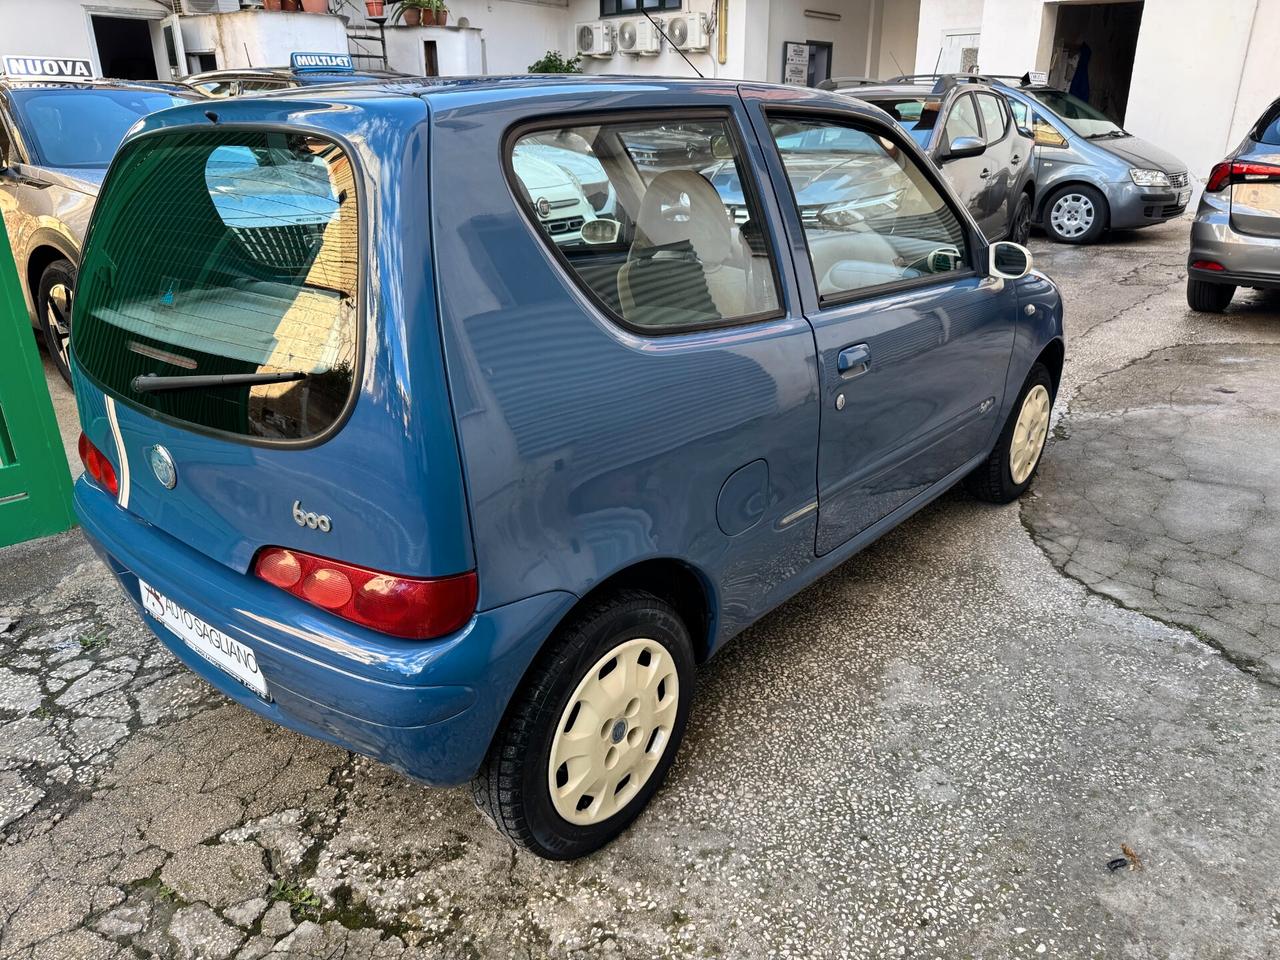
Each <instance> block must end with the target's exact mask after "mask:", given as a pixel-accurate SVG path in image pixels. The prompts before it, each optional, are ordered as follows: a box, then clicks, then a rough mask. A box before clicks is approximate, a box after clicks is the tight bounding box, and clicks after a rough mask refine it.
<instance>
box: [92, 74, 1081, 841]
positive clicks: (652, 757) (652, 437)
mask: <svg viewBox="0 0 1280 960" xmlns="http://www.w3.org/2000/svg"><path fill="white" fill-rule="evenodd" d="M824 131H839V132H840V133H839V135H838V136H837V135H834V134H833V135H830V136H827V135H824ZM659 136H661V137H662V138H664V139H669V138H673V137H678V136H684V137H686V138H688V140H689V141H690V143H691V144H692V145H693V148H692V149H691V152H690V153H689V155H688V157H687V159H686V160H685V165H684V166H679V165H677V164H676V163H675V161H674V156H673V157H672V158H671V160H670V165H668V166H666V167H665V168H664V169H662V170H660V171H655V170H653V169H652V168H651V167H649V166H648V165H647V164H645V163H644V162H642V161H639V160H637V159H635V158H634V157H632V156H631V154H630V153H629V151H628V148H627V144H628V143H632V144H634V143H641V142H651V141H652V140H653V139H656V138H658V137H659ZM757 137H758V138H759V139H757ZM526 141H528V142H531V143H534V142H537V143H546V142H560V143H564V142H571V143H577V142H579V141H580V142H581V143H582V144H585V145H586V147H587V149H588V150H589V151H590V153H591V154H592V155H593V156H594V157H595V158H597V160H598V162H599V163H600V165H601V168H602V169H603V170H604V171H606V173H607V175H608V178H609V180H610V186H611V188H612V189H613V194H614V196H615V197H616V214H617V215H616V217H615V218H606V217H597V219H596V220H594V221H591V222H590V223H589V224H587V227H588V228H589V229H587V228H584V230H583V231H582V232H581V237H580V238H579V239H577V241H576V242H573V243H565V244H560V243H557V242H556V237H555V236H554V235H550V234H549V233H548V231H547V230H546V229H545V227H544V225H543V220H542V218H541V216H540V213H539V210H538V203H537V200H538V196H539V191H538V189H536V185H535V184H531V183H527V182H525V180H524V178H525V177H526V176H538V175H541V174H540V172H539V171H538V170H537V169H536V168H535V167H532V166H530V164H529V163H528V161H520V160H519V159H517V158H518V156H519V153H520V151H521V145H522V144H523V143H525V142H526ZM428 142H429V143H430V144H431V149H430V150H426V149H422V146H423V144H425V143H428ZM704 144H709V145H710V146H709V147H707V148H706V149H704V147H703V145H704ZM778 144H787V145H788V147H787V148H786V149H783V150H779V149H778V148H777V145H778ZM805 144H813V145H814V149H813V152H814V153H815V155H817V156H818V157H821V158H823V159H822V162H828V160H829V159H830V158H831V157H832V155H833V154H838V153H839V152H840V151H850V152H854V153H856V154H857V156H858V157H859V158H864V157H865V156H867V155H868V154H869V153H870V151H873V150H879V151H880V153H881V154H882V166H884V165H892V166H893V167H894V168H895V169H896V171H897V173H896V177H897V187H896V190H897V200H896V203H895V205H893V206H892V207H890V206H889V205H881V206H880V207H879V208H877V209H876V210H875V215H874V216H867V215H864V213H863V210H864V209H865V208H862V207H859V206H858V205H857V203H858V201H860V200H861V199H862V192H861V188H860V185H859V184H858V183H857V182H856V181H857V178H856V177H855V178H851V179H850V181H849V182H848V184H847V185H846V188H845V189H846V190H847V191H848V195H849V197H850V200H851V201H852V202H851V204H850V205H849V206H848V207H847V208H839V207H836V208H835V209H833V210H831V211H830V212H829V213H826V214H820V215H818V216H815V217H806V216H802V213H801V211H800V209H799V207H798V206H797V204H796V202H795V200H794V198H793V197H792V194H791V187H790V183H791V177H790V176H789V173H788V167H790V166H793V165H805V164H809V163H810V162H811V159H810V158H807V157H806V156H805V155H804V153H805V151H804V145H805ZM762 145H763V146H762ZM707 149H709V150H710V151H711V152H712V154H713V155H714V154H716V153H718V154H720V159H721V160H723V161H725V162H731V163H732V164H734V166H735V168H736V170H737V173H738V181H739V184H740V185H741V187H742V188H744V191H745V192H744V194H743V203H744V205H745V207H746V210H747V216H746V217H745V218H743V223H744V224H753V225H755V229H754V231H752V232H751V234H750V236H744V229H743V227H742V226H740V225H739V224H738V223H736V222H735V218H732V217H730V215H729V212H728V210H727V208H726V205H725V203H724V201H723V200H722V199H721V197H720V195H719V193H718V192H717V191H716V189H715V187H713V186H712V185H711V183H710V182H709V181H708V179H707V178H706V177H704V176H703V175H702V174H701V173H700V172H699V170H700V169H702V168H703V166H704V165H705V164H706V152H707ZM674 153H675V151H672V154H674ZM250 157H252V158H253V159H252V162H251V163H249V162H248V158H250ZM530 171H533V172H532V173H530ZM876 176H877V177H878V178H880V179H882V180H883V179H884V178H885V174H884V171H883V170H880V171H879V172H878V173H877V174H876ZM877 189H880V188H879V187H877ZM308 194H309V198H308V199H305V200H304V199H303V197H304V195H308ZM797 253H798V254H799V256H796V255H795V254H797ZM1029 269H1030V254H1029V253H1028V252H1027V251H1026V249H1025V248H1023V247H1020V246H1017V245H1016V244H1011V243H997V244H991V243H989V242H988V241H987V240H986V238H985V237H984V236H983V234H982V232H981V231H980V230H979V229H978V226H977V224H976V223H975V222H974V220H973V218H972V217H971V216H970V215H969V213H968V212H967V211H966V210H965V208H964V206H963V205H962V204H961V203H960V202H959V201H958V200H957V199H956V197H955V195H954V194H953V193H952V192H951V191H950V190H949V188H948V187H947V186H946V184H945V181H944V180H943V179H942V178H941V176H940V175H939V174H938V172H937V170H936V169H935V168H934V167H933V165H932V164H931V163H930V162H929V161H928V158H927V157H926V155H925V154H924V152H923V151H921V150H920V149H919V148H918V147H917V146H916V145H915V143H914V142H912V141H911V139H910V138H909V137H908V136H907V135H906V134H905V133H904V132H903V131H902V130H901V129H900V128H899V127H897V126H896V125H894V124H893V123H891V122H890V121H889V120H888V119H887V118H886V117H885V115H884V114H883V113H882V112H880V111H878V110H874V109H872V108H869V107H867V106H865V105H863V104H860V103H858V102H857V101H854V100H850V99H849V98H847V97H840V96H836V95H832V94H826V93H819V92H816V91H809V90H805V89H797V88H793V87H781V86H767V85H741V84H738V83H736V82H714V81H712V82H700V83H698V84H690V83H686V82H681V81H671V80H661V79H656V78H644V79H624V78H590V77H583V78H571V77H565V78H561V79H559V80H557V82H556V83H554V84H548V83H545V82H540V81H538V80H535V79H510V78H506V79H492V80H490V79H470V80H459V81H457V82H453V83H449V82H443V83H439V82H432V83H426V82H424V83H422V84H420V85H418V86H411V85H407V84H395V85H388V86H387V87H386V88H381V89H380V88H377V87H369V86H362V87H361V88H360V89H359V90H353V89H342V88H332V87H331V88H324V89H319V88H317V89H314V90H309V91H306V92H300V93H299V94H298V95H297V96H296V97H291V98H290V99H289V100H288V101H287V102H281V101H280V100H278V99H274V98H262V99H251V98H246V99H237V100H230V101H227V102H226V103H225V105H224V106H223V108H221V109H219V111H217V121H216V122H214V121H212V120H211V119H210V118H209V115H208V111H207V110H206V109H205V107H204V105H194V106H192V107H190V108H180V109H178V110H170V111H165V112H164V113H162V114H159V115H157V116H155V117H152V118H151V119H150V120H148V121H147V122H146V123H145V124H144V125H143V126H142V127H141V129H140V130H138V131H137V132H135V133H134V134H132V135H131V136H130V137H129V139H128V140H127V142H126V143H125V145H124V147H123V149H122V150H121V153H120V155H119V157H118V158H117V160H116V162H115V164H114V165H113V167H112V170H111V172H110V173H109V174H108V177H107V181H106V184H105V186H104V190H103V198H102V201H101V202H100V204H99V205H98V209H97V211H96V212H95V214H94V220H93V224H92V226H91V228H90V233H89V239H88V246H87V249H86V254H85V260H84V268H83V271H82V279H81V287H80V294H79V301H78V303H77V313H76V326H75V329H74V331H73V336H72V363H73V369H74V372H75V378H76V386H77V390H76V396H77V402H78V404H79V410H80V417H81V423H82V425H83V431H84V433H83V436H82V439H81V455H82V457H83V459H84V461H85V464H86V474H85V475H84V477H82V479H81V480H80V481H79V482H78V484H77V486H76V509H77V513H78V516H79V518H80V520H81V522H82V524H83V527H84V531H85V534H86V536H87V537H88V539H89V541H90V542H91V543H92V544H93V545H94V546H95V548H96V549H97V551H98V552H99V554H100V555H101V557H102V558H103V559H104V561H105V563H106V564H107V566H108V567H109V569H110V570H111V571H112V573H113V574H114V575H115V576H116V577H117V578H118V580H119V582H120V584H121V586H122V588H123V589H124V591H125V593H126V594H127V595H128V596H129V598H130V599H131V600H132V601H133V603H134V604H135V605H136V606H137V607H138V609H139V611H140V612H141V614H142V616H143V619H144V621H145V623H146V624H147V625H148V626H149V627H150V628H151V629H152V630H154V631H155V633H156V634H157V636H158V637H159V638H160V639H161V640H162V641H163V642H164V643H165V644H166V645H167V646H168V648H169V649H170V650H171V651H172V652H173V653H174V655H176V656H177V657H178V658H179V659H180V660H182V662H184V663H185V664H186V665H187V666H188V667H189V668H190V669H192V670H193V671H195V672H196V673H198V674H199V675H200V676H201V677H203V678H204V679H205V680H206V681H208V682H209V683H211V684H212V685H213V686H215V687H216V688H217V689H218V690H220V691H222V692H223V693H224V694H225V695H227V696H228V697H230V698H232V699H234V700H236V701H237V702H239V703H241V704H243V705H245V706H246V707H248V708H249V709H251V710H253V711H255V712H257V713H259V714H261V715H262V716H264V717H267V718H269V719H271V720H273V721H274V722H277V723H280V724H282V725H284V726H287V727H290V728H292V729H295V730H298V731H301V732H303V733H306V734H308V735H311V736H315V737H320V738H322V739H325V740H329V741H332V742H334V743H338V744H341V745H343V746H344V747H346V748H348V749H351V750H355V751H358V752H360V753H362V754H366V755H368V756H371V757H374V758H377V759H378V760H381V761H383V762H385V763H387V764H389V765H391V766H392V767H394V768H396V769H398V770H400V771H402V772H404V773H406V774H408V775H409V776H411V777H415V778H417V779H418V780H421V781H423V782H426V783H429V784H457V783H464V782H466V781H468V780H471V781H472V783H473V790H474V796H475V799H476V802H477V804H478V805H479V807H480V808H481V810H483V811H484V812H485V813H486V814H487V815H488V816H489V817H491V818H492V820H493V822H494V823H495V824H496V825H497V826H498V828H499V829H500V830H502V831H503V832H505V833H506V834H507V835H508V836H509V837H510V838H512V840H513V841H514V842H516V843H518V844H522V845H524V846H525V847H527V848H529V849H530V850H532V851H534V852H536V853H537V854H539V855H541V856H544V857H551V858H561V859H563V858H570V857H575V856H580V855H582V854H585V853H589V852H591V851H592V850H594V849H596V848H598V847H600V846H601V845H603V844H605V843H606V842H608V841H609V840H610V839H611V838H613V837H614V836H616V835H617V834H618V833H619V832H621V831H622V830H623V829H624V828H625V827H626V826H627V824H629V823H630V822H631V821H632V820H633V819H634V818H635V816H636V815H637V814H638V813H639V812H640V811H641V810H642V809H643V808H644V806H645V805H646V804H647V803H648V801H649V799H650V798H651V797H652V796H653V794H654V792H655V791H656V790H657V789H658V787H659V785H660V784H661V782H662V780H663V778H664V776H665V775H666V773H667V770H668V769H669V767H670V766H671V763H672V760H673V758H674V756H675V752H676V749H677V747H678V745H679V743H680V740H681V737H682V736H683V734H684V730H685V725H686V721H687V719H688V716H689V710H690V705H691V702H692V696H693V689H694V683H695V672H696V667H697V665H698V664H700V663H702V662H704V661H705V660H706V659H707V658H709V657H710V656H712V655H713V654H714V653H715V652H716V651H718V650H720V649H721V648H722V647H723V646H724V644H725V643H726V642H727V641H728V640H729V639H730V638H732V637H734V636H735V635H737V634H738V633H740V632H741V631H742V630H743V629H745V628H746V627H747V626H749V625H750V624H751V623H753V622H754V621H755V620H757V619H758V618H759V617H760V616H762V615H763V614H764V613H766V612H767V611H769V610H771V609H773V608H775V607H776V606H777V605H778V604H780V603H781V602H783V601H784V600H785V599H787V598H788V597H790V596H791V595H793V594H795V593H796V592H797V591H799V590H801V589H802V588H803V587H804V586H805V585H807V584H809V583H812V582H813V581H814V580H815V579H817V578H818V577H819V576H821V575H822V574H823V573H825V572H827V571H829V570H831V569H833V568H834V567H836V566H837V565H839V564H840V563H841V562H843V561H844V560H845V559H847V558H848V557H849V556H851V555H852V554H853V553H855V552H857V551H858V550H860V549H862V548H863V547H864V546H866V545H867V544H869V543H871V542H872V541H874V540H875V539H876V538H877V537H879V536H880V535H881V534H883V533H884V532H885V531H887V530H889V529H891V528H893V527H894V526H896V525H897V524H898V523H900V522H902V521H903V520H904V519H906V518H907V517H908V516H910V515H911V514H913V513H915V512H916V511H917V510H919V509H921V508H922V507H924V506H925V505H926V504H928V503H929V502H931V501H932V500H934V499H935V498H936V497H938V496H940V495H941V494H942V493H943V492H945V491H946V490H947V489H949V488H950V487H952V486H953V485H955V484H956V483H958V482H960V481H962V480H963V481H965V483H966V485H967V487H968V488H969V489H970V490H971V491H973V492H974V493H975V494H976V495H977V496H978V497H981V498H983V499H986V500H990V501H993V502H1001V503H1002V502H1007V501H1011V500H1013V499H1014V498H1016V497H1018V496H1019V495H1020V494H1021V493H1022V492H1023V491H1024V490H1026V489H1027V488H1028V486H1029V485H1030V483H1031V482H1032V479H1033V476H1034V474H1035V470H1036V467H1037V465H1038V464H1039V462H1040V457H1041V453H1042V451H1043V448H1044V441H1045V436H1046V432H1047V430H1048V426H1049V417H1050V409H1051V406H1052V403H1053V397H1054V393H1055V391H1056V389H1057V385H1058V381H1059V378H1060V376H1061V372H1062V363H1063V350H1064V348H1063V333H1062V305H1061V300H1060V298H1059V295H1058V291H1057V289H1056V288H1055V287H1054V285H1053V284H1052V283H1051V282H1050V281H1049V280H1048V279H1047V278H1045V277H1044V276H1042V275H1040V274H1037V273H1034V272H1029Z"/></svg>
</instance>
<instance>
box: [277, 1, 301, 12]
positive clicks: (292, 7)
mask: <svg viewBox="0 0 1280 960" xmlns="http://www.w3.org/2000/svg"><path fill="white" fill-rule="evenodd" d="M280 9H281V10H289V11H296V10H298V9H300V8H299V6H298V0H280Z"/></svg>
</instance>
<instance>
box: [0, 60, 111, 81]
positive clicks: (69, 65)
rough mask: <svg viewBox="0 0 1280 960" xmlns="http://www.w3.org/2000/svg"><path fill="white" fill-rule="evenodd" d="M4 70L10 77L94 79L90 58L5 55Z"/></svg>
mask: <svg viewBox="0 0 1280 960" xmlns="http://www.w3.org/2000/svg"><path fill="white" fill-rule="evenodd" d="M4 72H5V75H6V76H10V77H49V78H52V79H56V80H92V79H93V64H92V63H91V62H90V61H88V60H76V59H72V58H67V57H24V56H17V57H5V58H4Z"/></svg>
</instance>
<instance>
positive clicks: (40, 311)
mask: <svg viewBox="0 0 1280 960" xmlns="http://www.w3.org/2000/svg"><path fill="white" fill-rule="evenodd" d="M75 289H76V268H75V266H74V265H73V264H72V263H71V261H69V260H55V261H54V262H53V263H51V264H49V266H47V267H45V268H44V273H42V274H41V275H40V287H39V289H37V291H36V319H37V320H38V322H39V324H40V335H41V336H43V337H44V345H45V349H47V350H48V351H49V359H51V360H52V361H53V365H54V367H55V368H56V369H57V371H58V373H59V374H61V375H62V379H63V380H65V381H66V382H67V384H68V385H70V383H71V365H70V362H69V355H68V353H67V350H68V344H69V342H70V339H71V304H72V300H73V297H74V294H75Z"/></svg>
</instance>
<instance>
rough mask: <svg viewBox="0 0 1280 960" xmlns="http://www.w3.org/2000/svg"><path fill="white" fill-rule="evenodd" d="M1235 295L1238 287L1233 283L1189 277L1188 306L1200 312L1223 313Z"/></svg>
mask: <svg viewBox="0 0 1280 960" xmlns="http://www.w3.org/2000/svg"><path fill="white" fill-rule="evenodd" d="M1235 295H1236V288H1235V287H1234V286H1233V285H1232V284H1229V283H1207V282H1206V281H1204V280H1197V279H1196V278H1195V277H1188V278H1187V306H1189V307H1190V308H1191V309H1192V310H1198V311H1199V312H1200V313H1221V312H1222V311H1223V310H1225V309H1227V305H1228V304H1229V303H1231V298H1232V297H1234V296H1235Z"/></svg>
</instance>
